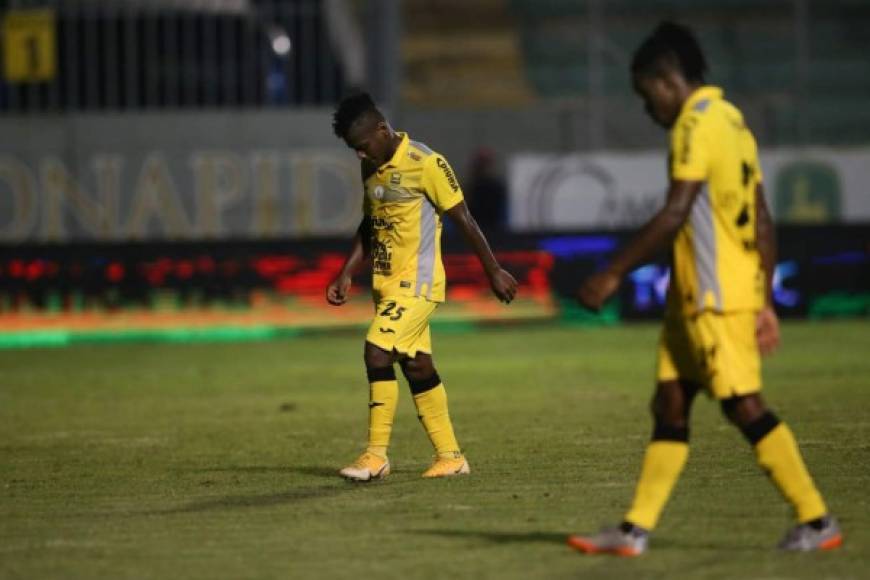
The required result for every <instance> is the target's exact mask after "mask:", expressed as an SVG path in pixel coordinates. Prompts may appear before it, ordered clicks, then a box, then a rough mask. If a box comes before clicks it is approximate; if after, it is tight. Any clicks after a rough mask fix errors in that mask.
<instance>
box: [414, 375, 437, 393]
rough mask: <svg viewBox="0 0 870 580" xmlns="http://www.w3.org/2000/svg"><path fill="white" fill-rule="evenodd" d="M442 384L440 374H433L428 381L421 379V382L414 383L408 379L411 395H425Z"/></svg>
mask: <svg viewBox="0 0 870 580" xmlns="http://www.w3.org/2000/svg"><path fill="white" fill-rule="evenodd" d="M440 384H441V377H439V376H438V373H432V376H431V377H429V378H428V379H421V380H419V381H412V380H411V379H408V385H409V386H410V387H411V394H414V395H419V394H421V393H425V392H426V391H431V390H432V389H434V388H435V387H437V386H438V385H440Z"/></svg>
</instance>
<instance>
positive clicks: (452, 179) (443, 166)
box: [435, 157, 459, 192]
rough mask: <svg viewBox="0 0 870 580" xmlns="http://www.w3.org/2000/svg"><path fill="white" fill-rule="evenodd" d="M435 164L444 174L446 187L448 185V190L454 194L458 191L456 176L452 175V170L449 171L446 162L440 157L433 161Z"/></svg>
mask: <svg viewBox="0 0 870 580" xmlns="http://www.w3.org/2000/svg"><path fill="white" fill-rule="evenodd" d="M435 164H436V165H438V167H440V168H441V171H443V172H444V177H446V178H447V183H448V185H450V189H452V190H453V191H454V192H457V191H459V182H458V181H456V176H455V175H453V170H452V169H450V166H449V165H447V162H446V161H444V159H443V158H442V157H439V158H438V159H437V160H436V161H435Z"/></svg>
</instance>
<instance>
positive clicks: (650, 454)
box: [568, 380, 698, 556]
mask: <svg viewBox="0 0 870 580" xmlns="http://www.w3.org/2000/svg"><path fill="white" fill-rule="evenodd" d="M697 393H698V387H697V386H696V385H695V384H694V383H691V382H685V381H677V380H669V381H662V382H659V383H658V385H657V386H656V392H655V395H654V396H653V399H652V403H651V404H650V410H651V411H652V415H653V424H654V426H653V434H652V440H651V441H650V443H649V445H648V446H647V448H646V453H645V454H644V459H643V466H642V468H641V473H640V478H639V479H638V482H637V487H636V489H635V492H634V499H633V501H632V503H631V508H630V509H629V510H628V512H627V513H626V515H625V518H624V519H623V521H622V523H621V524H620V525H619V526H617V527H609V528H604V529H602V530H601V531H600V532H599V533H598V534H596V535H594V536H571V537H569V538H568V544H569V545H570V546H572V547H573V548H576V549H578V550H580V551H581V552H585V553H587V554H597V553H609V554H616V555H619V556H639V555H640V554H642V553H643V552H645V551H646V547H647V543H648V540H649V532H650V530H652V529H653V528H654V527H655V525H656V523H657V522H658V519H659V516H660V515H661V512H662V510H663V509H664V507H665V504H666V503H667V501H668V498H669V497H670V495H671V491H672V490H673V488H674V485H676V483H677V479H678V478H679V476H680V473H681V472H682V470H683V467H684V466H685V464H686V460H687V458H688V456H689V415H690V413H691V409H692V402H693V401H694V400H695V396H696V395H697Z"/></svg>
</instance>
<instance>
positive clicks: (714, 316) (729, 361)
mask: <svg viewBox="0 0 870 580" xmlns="http://www.w3.org/2000/svg"><path fill="white" fill-rule="evenodd" d="M756 316H757V313H756V312H754V311H745V312H726V313H722V312H714V311H711V310H704V311H702V312H700V313H698V314H695V315H692V316H680V315H679V314H670V313H669V314H666V316H665V324H664V328H663V329H662V334H661V338H660V340H659V351H658V365H657V366H658V369H657V371H656V375H657V378H658V380H659V382H665V381H674V380H682V381H686V382H692V383H695V384H697V385H699V386H701V387H703V388H705V389H706V390H707V393H708V394H709V395H710V396H711V397H713V398H714V399H718V400H721V399H728V398H731V397H735V396H741V395H749V394H752V393H757V392H759V391H760V390H761V353H760V352H759V350H758V342H757V340H756V338H755V321H756Z"/></svg>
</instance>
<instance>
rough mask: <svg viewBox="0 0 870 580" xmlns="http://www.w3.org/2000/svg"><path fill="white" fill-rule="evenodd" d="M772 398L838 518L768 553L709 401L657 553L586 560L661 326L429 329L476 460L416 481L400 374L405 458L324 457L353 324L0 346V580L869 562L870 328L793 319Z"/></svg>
mask: <svg viewBox="0 0 870 580" xmlns="http://www.w3.org/2000/svg"><path fill="white" fill-rule="evenodd" d="M783 334H784V344H783V347H782V348H781V351H780V352H779V353H778V354H777V355H776V356H775V357H774V358H772V359H770V360H769V362H768V364H767V366H766V371H765V375H766V382H767V386H766V388H765V393H766V395H767V397H768V400H769V402H770V403H771V405H772V407H773V408H774V409H775V410H776V412H777V413H778V414H779V415H780V416H781V417H782V418H784V419H785V420H787V421H788V422H789V424H790V425H791V426H792V428H793V429H794V431H795V433H796V434H797V437H798V440H799V442H800V443H801V445H802V449H803V451H804V455H805V458H806V460H807V463H808V464H809V466H810V469H811V470H812V472H813V474H814V476H815V477H816V479H817V482H818V484H819V487H820V488H821V490H822V492H823V493H824V495H825V496H826V498H827V499H828V502H829V504H830V506H831V508H832V510H833V511H834V512H835V513H836V514H837V515H838V516H839V517H840V519H841V523H842V525H843V527H844V529H845V531H846V534H847V536H846V545H845V546H844V548H843V549H842V550H840V551H839V552H834V553H826V554H797V555H795V554H780V553H777V552H775V551H774V550H773V549H772V547H773V545H774V544H775V543H776V541H777V540H778V539H779V538H780V536H781V534H782V533H783V532H784V531H785V529H786V527H787V526H788V525H790V515H789V510H788V508H787V506H786V505H785V503H784V502H783V501H782V500H781V499H780V498H779V496H778V494H777V492H776V491H775V490H774V488H773V486H772V485H770V483H769V482H768V481H767V480H766V478H765V477H764V475H762V474H761V472H760V470H759V469H758V468H757V467H756V465H755V462H754V456H753V454H752V453H751V451H750V449H749V447H748V446H747V445H746V444H745V443H744V441H743V440H742V438H741V436H740V435H739V433H737V432H736V431H735V430H734V429H733V428H731V427H729V426H728V425H727V424H726V423H725V421H724V420H723V419H722V418H721V417H720V416H719V414H718V410H717V408H716V406H715V405H714V404H712V403H711V402H710V401H707V400H704V399H703V398H699V400H698V402H697V404H696V409H695V417H694V422H693V432H692V451H691V456H690V459H689V464H688V466H687V468H686V471H685V473H684V475H683V477H682V479H681V481H680V483H679V484H678V486H677V489H676V492H675V496H674V497H673V499H672V501H671V503H670V504H669V506H668V508H667V510H666V511H665V514H664V517H663V519H662V522H661V525H660V528H659V530H657V532H656V533H655V535H654V536H653V539H652V542H651V551H650V553H649V554H648V555H646V556H644V557H643V558H640V559H635V560H622V559H613V558H608V557H602V556H598V557H590V556H582V555H580V554H577V553H575V552H572V551H570V550H569V549H568V548H567V547H566V546H565V544H564V540H565V536H566V535H567V534H569V533H571V532H578V531H594V530H596V529H597V528H598V526H599V525H600V524H602V523H610V522H615V521H618V520H619V518H620V516H621V515H622V513H623V511H624V509H625V507H626V505H627V503H628V501H629V499H630V496H631V492H632V488H633V483H634V480H635V477H636V475H637V473H638V469H639V465H640V460H641V457H642V453H643V449H644V445H645V443H646V441H647V439H648V435H649V432H650V419H649V417H648V413H647V401H648V398H649V395H650V393H651V384H652V381H651V378H652V372H653V362H654V352H655V351H654V348H655V341H656V336H657V327H656V326H653V325H642V326H624V327H620V328H607V329H601V328H598V329H595V328H582V329H575V328H565V327H536V328H522V329H500V330H490V331H484V332H478V333H467V334H448V333H445V332H441V333H438V332H436V334H435V336H434V341H435V349H436V356H435V360H436V364H437V366H438V369H439V372H440V374H441V376H442V377H443V378H444V380H445V384H446V386H447V390H448V393H449V396H450V402H451V414H452V416H453V418H454V423H455V426H456V429H457V433H458V435H459V439H460V442H461V443H462V445H463V447H464V448H465V450H466V452H467V455H468V457H469V459H470V462H471V466H472V471H473V473H472V475H471V476H470V477H465V478H457V479H452V480H442V481H423V480H421V479H420V473H421V472H422V471H423V469H425V467H426V466H427V465H428V463H429V460H430V455H431V449H430V447H429V443H428V441H427V439H426V437H425V434H424V432H423V430H422V428H421V427H420V425H419V424H418V422H417V420H416V418H415V413H414V409H413V405H412V401H411V397H410V394H409V393H408V392H407V389H406V387H405V386H404V385H403V386H402V389H403V390H402V398H401V401H400V405H399V411H398V414H397V421H396V425H395V430H394V440H393V447H392V449H391V459H392V461H393V464H394V472H393V475H391V476H390V477H389V478H388V479H387V480H386V481H385V482H379V483H375V484H370V485H359V484H357V485H354V484H350V483H346V482H344V481H342V480H341V479H339V478H338V477H336V475H335V473H336V470H337V469H339V468H340V467H342V466H343V465H344V464H345V463H346V462H348V461H350V460H351V459H353V458H354V457H355V455H356V454H357V453H358V452H359V450H360V448H361V445H362V444H363V442H364V437H365V432H366V414H367V408H366V402H367V397H368V393H367V386H366V383H365V375H364V373H363V366H362V341H363V333H362V332H359V333H354V334H348V335H338V336H319V337H314V338H305V339H295V340H290V341H275V342H264V343H245V344H213V345H209V344H196V345H181V346H179V345H160V344H152V345H132V344H127V345H120V346H79V347H73V348H69V349H61V350H30V351H5V352H0V377H2V378H0V578H209V579H211V578H354V579H356V578H359V577H370V578H449V577H456V578H499V579H505V578H524V579H525V578H579V577H588V578H603V577H613V578H624V577H635V578H674V577H682V578H744V579H745V578H820V577H821V578H866V577H867V574H868V570H870V549H868V546H870V531H868V522H870V502H868V499H867V498H868V496H867V495H865V493H864V492H865V491H866V490H867V488H868V483H870V467H868V466H870V379H868V377H870V356H868V353H870V324H868V322H866V321H854V322H839V323H812V324H811V323H790V324H786V325H785V326H784V329H783Z"/></svg>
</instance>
